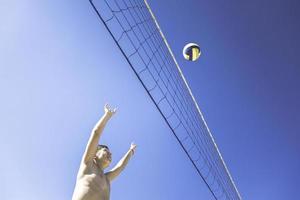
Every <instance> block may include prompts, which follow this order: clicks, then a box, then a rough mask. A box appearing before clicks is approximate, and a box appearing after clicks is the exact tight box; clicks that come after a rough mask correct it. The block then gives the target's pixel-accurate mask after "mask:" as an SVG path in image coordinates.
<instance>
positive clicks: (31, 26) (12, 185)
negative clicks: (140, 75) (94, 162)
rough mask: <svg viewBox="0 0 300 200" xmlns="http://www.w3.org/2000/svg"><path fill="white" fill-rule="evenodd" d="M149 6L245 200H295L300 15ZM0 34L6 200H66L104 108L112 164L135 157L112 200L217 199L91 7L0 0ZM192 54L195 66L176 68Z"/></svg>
mask: <svg viewBox="0 0 300 200" xmlns="http://www.w3.org/2000/svg"><path fill="white" fill-rule="evenodd" d="M149 3H150V5H151V7H152V10H153V11H154V13H155V15H156V17H157V19H158V21H159V23H160V26H161V28H162V30H163V32H164V34H165V36H166V37H167V39H168V41H169V43H170V46H171V47H172V49H173V52H174V54H175V56H176V58H177V60H178V62H179V64H180V66H181V68H182V70H183V72H184V74H185V76H186V78H187V80H188V82H189V84H190V87H191V89H192V91H193V93H194V95H195V97H196V99H197V101H198V104H199V106H200V107H201V109H202V111H203V114H204V116H205V118H206V121H207V123H208V126H209V127H210V129H211V131H212V133H213V134H214V137H215V139H216V141H217V144H218V146H219V148H220V151H221V153H222V155H223V157H224V159H225V161H226V163H227V166H228V168H229V170H230V172H231V174H232V176H233V179H234V180H235V182H236V185H237V187H238V189H239V191H240V193H241V195H242V197H243V199H255V200H266V199H274V200H279V199H295V198H296V195H297V189H298V187H299V185H300V183H299V178H300V177H299V172H298V169H299V168H300V161H299V155H298V154H299V151H300V149H299V147H300V142H299V141H300V140H299V136H298V132H299V124H300V117H299V111H300V105H299V104H300V103H299V102H300V94H299V84H300V83H299V82H300V79H299V75H300V70H299V58H298V57H299V56H298V55H297V52H298V47H299V45H300V39H299V23H298V21H297V19H298V18H299V12H298V9H297V8H299V5H298V3H297V2H296V1H289V0H288V1H283V0H276V1H270V0H263V1H258V0H255V1H251V2H241V1H237V0H231V1H226V2H224V1H202V0H201V1H195V0H194V1H193V0H186V1H171V0H165V1H152V0H151V1H150V0H149ZM0 24H1V26H0V89H1V98H0V110H1V112H0V120H1V126H0V133H1V138H2V139H1V141H0V152H1V157H2V161H1V168H0V170H1V172H0V177H1V178H2V181H1V182H0V188H2V189H1V192H2V199H4V200H6V199H9V200H18V199H24V200H35V199H41V198H42V199H45V200H47V199H57V200H60V199H61V200H65V199H70V198H71V195H72V192H73V187H74V184H75V177H76V173H77V169H78V166H79V162H80V159H81V155H82V152H83V150H84V147H85V145H86V142H87V139H88V137H89V133H90V130H91V129H92V127H93V126H94V124H95V123H96V121H97V120H98V119H99V118H100V117H101V115H102V114H103V105H104V104H105V103H106V102H108V103H110V104H111V105H112V106H116V107H118V113H117V114H116V116H115V117H114V118H113V119H112V120H111V121H110V123H109V124H108V125H107V127H106V129H105V132H104V134H103V137H102V138H101V140H102V141H101V143H105V144H107V145H109V146H110V148H111V150H112V152H113V164H115V163H116V162H117V161H118V159H119V158H120V157H121V156H122V155H123V153H125V152H126V151H127V149H128V148H129V146H130V142H131V141H135V142H136V143H137V145H138V149H137V153H136V154H135V157H134V158H133V159H132V160H131V162H130V163H129V165H128V168H127V169H126V171H124V173H123V174H122V175H121V176H120V177H119V178H118V179H117V180H116V181H115V182H113V183H112V195H111V199H112V200H118V199H145V200H147V199H201V198H202V199H213V198H212V196H211V195H210V193H209V191H208V190H207V188H206V187H205V185H204V183H203V182H202V180H201V179H200V177H199V176H198V175H197V173H196V171H195V170H194V169H193V167H192V165H191V163H190V162H189V160H188V158H187V157H186V155H185V154H184V152H183V151H182V149H181V148H180V146H179V145H178V143H177V141H176V140H175V138H174V136H173V135H172V134H171V131H170V130H169V129H168V127H167V125H166V124H165V122H164V121H163V119H162V117H161V116H160V114H159V113H158V111H157V110H156V108H155V106H154V105H153V103H152V102H151V100H150V99H149V97H148V96H147V94H146V92H145V91H144V89H143V88H142V86H141V85H140V83H139V81H138V80H137V78H136V77H135V75H134V73H133V72H132V70H131V69H130V68H129V66H128V64H127V63H126V62H125V59H124V58H123V57H122V55H121V53H120V52H119V50H118V49H117V47H116V45H115V44H114V42H113V40H112V39H111V37H110V35H109V34H108V32H107V31H106V30H105V28H104V26H103V25H102V24H101V23H99V21H98V19H97V17H96V15H95V13H94V11H93V10H92V8H91V6H90V5H89V3H88V1H58V0H53V1H37V0H24V1H20V2H17V1H8V0H4V1H1V2H0ZM188 42H196V43H198V44H199V45H200V46H201V49H202V52H203V54H202V56H201V58H200V59H199V60H198V61H197V62H194V63H191V62H188V61H185V60H184V59H183V58H182V54H181V51H182V48H183V46H184V45H185V44H186V43H188ZM112 166H113V165H112Z"/></svg>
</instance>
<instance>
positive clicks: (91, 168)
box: [72, 104, 136, 200]
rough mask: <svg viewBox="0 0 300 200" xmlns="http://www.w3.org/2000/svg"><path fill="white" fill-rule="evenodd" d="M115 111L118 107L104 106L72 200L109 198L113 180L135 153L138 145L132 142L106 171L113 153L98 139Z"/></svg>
mask: <svg viewBox="0 0 300 200" xmlns="http://www.w3.org/2000/svg"><path fill="white" fill-rule="evenodd" d="M115 113H116V109H114V110H111V109H110V108H109V107H108V105H107V104H106V105H105V106H104V115H103V117H102V118H101V119H100V120H99V122H98V123H97V124H96V125H95V127H94V129H93V131H92V133H91V136H90V139H89V141H88V143H87V146H86V149H85V152H84V154H83V157H82V160H81V163H80V168H79V171H78V174H77V180H76V186H75V189H74V193H73V197H72V200H109V196H110V183H111V181H112V180H113V179H115V178H116V177H117V176H118V175H119V174H120V173H121V171H122V170H123V169H124V168H125V166H126V165H127V163H128V161H129V159H130V158H131V156H132V155H133V154H134V151H135V148H136V145H135V144H133V143H131V146H130V148H129V150H128V151H127V153H126V154H125V155H124V156H123V158H122V159H121V160H120V161H119V162H118V164H117V165H116V166H115V167H114V168H113V169H112V170H110V171H108V172H106V173H105V172H104V169H105V168H107V167H108V166H109V164H110V163H111V153H110V151H109V148H108V147H107V146H105V145H98V141H99V138H100V136H101V134H102V132H103V129H104V127H105V125H106V123H107V122H108V121H109V119H110V118H111V117H112V116H113V115H114V114H115Z"/></svg>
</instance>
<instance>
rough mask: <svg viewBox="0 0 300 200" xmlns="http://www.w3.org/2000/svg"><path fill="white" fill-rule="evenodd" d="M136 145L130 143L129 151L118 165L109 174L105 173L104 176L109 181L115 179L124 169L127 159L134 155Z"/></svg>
mask: <svg viewBox="0 0 300 200" xmlns="http://www.w3.org/2000/svg"><path fill="white" fill-rule="evenodd" d="M135 148H136V145H135V144H133V143H131V145H130V148H129V150H128V151H127V153H126V154H125V155H124V156H123V158H122V159H121V160H120V161H119V162H118V164H117V165H116V166H115V167H114V168H113V169H112V170H110V171H109V172H107V173H106V176H107V177H108V179H109V180H110V181H112V180H113V179H114V178H116V177H117V176H118V175H119V174H120V173H121V172H122V171H123V169H124V168H125V167H126V165H127V163H128V161H129V159H130V158H131V156H132V155H133V154H134V151H135Z"/></svg>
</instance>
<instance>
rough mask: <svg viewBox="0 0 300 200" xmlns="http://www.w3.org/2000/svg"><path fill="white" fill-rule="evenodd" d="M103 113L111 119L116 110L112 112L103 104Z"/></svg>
mask: <svg viewBox="0 0 300 200" xmlns="http://www.w3.org/2000/svg"><path fill="white" fill-rule="evenodd" d="M104 112H105V114H106V116H108V117H111V116H113V115H114V114H115V113H116V112H117V108H115V109H113V110H112V109H110V108H109V105H108V104H105V106H104Z"/></svg>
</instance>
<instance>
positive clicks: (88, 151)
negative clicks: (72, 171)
mask: <svg viewBox="0 0 300 200" xmlns="http://www.w3.org/2000/svg"><path fill="white" fill-rule="evenodd" d="M95 134H97V133H94V132H92V134H91V137H90V139H89V141H88V143H87V145H86V148H85V151H84V153H83V156H82V162H83V163H87V162H89V161H91V160H92V159H93V158H94V157H95V155H96V151H97V147H98V140H99V136H96V135H95Z"/></svg>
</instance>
